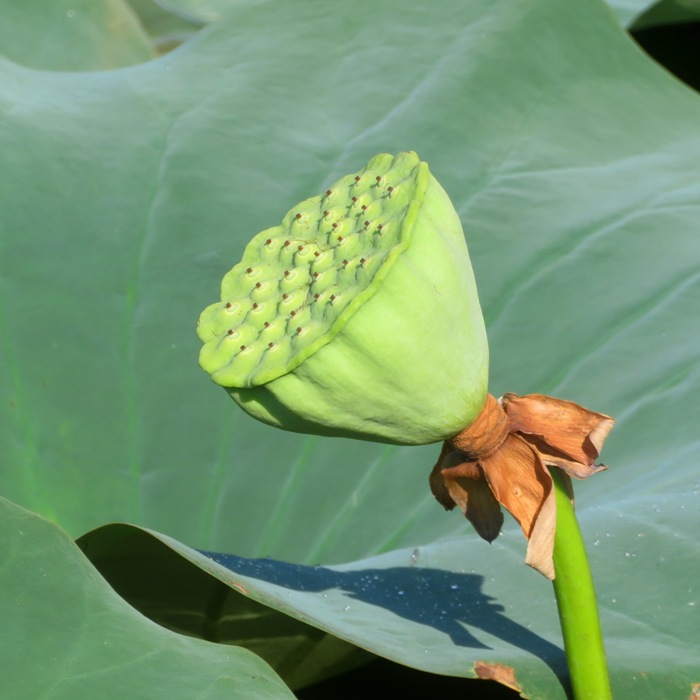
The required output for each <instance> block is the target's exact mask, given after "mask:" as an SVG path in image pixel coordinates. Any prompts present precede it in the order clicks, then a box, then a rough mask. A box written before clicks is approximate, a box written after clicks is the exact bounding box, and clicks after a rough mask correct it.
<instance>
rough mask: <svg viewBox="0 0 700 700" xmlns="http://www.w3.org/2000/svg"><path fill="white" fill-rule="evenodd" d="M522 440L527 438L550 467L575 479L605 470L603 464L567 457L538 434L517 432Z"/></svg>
mask: <svg viewBox="0 0 700 700" xmlns="http://www.w3.org/2000/svg"><path fill="white" fill-rule="evenodd" d="M518 434H519V435H520V436H521V437H522V438H523V439H524V440H527V442H529V443H530V444H531V445H532V446H533V447H534V448H535V449H536V450H537V451H538V452H539V453H540V457H541V458H542V461H543V462H544V464H546V465H548V466H551V467H558V468H559V469H561V470H562V471H564V472H565V473H566V474H568V475H569V476H573V477H574V478H576V479H587V478H588V477H589V476H592V475H593V474H597V473H598V472H602V471H605V470H606V469H607V467H606V466H605V465H604V464H584V463H582V462H575V461H574V460H573V459H569V458H568V457H567V455H565V454H564V453H562V452H558V451H557V450H555V449H553V448H552V447H550V446H549V445H548V444H547V443H546V442H545V441H544V439H543V438H542V437H540V436H539V435H523V434H522V433H518Z"/></svg>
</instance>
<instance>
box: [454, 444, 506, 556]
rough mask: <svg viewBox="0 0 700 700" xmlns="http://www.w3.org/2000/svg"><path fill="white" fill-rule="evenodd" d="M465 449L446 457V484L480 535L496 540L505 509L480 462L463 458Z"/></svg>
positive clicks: (489, 539)
mask: <svg viewBox="0 0 700 700" xmlns="http://www.w3.org/2000/svg"><path fill="white" fill-rule="evenodd" d="M463 459H464V457H463V455H462V453H461V452H459V451H454V452H450V453H449V454H448V455H447V457H446V458H445V460H444V461H443V465H444V467H445V468H444V469H443V470H442V476H443V478H444V485H445V488H446V490H447V492H448V493H449V495H450V498H451V499H452V501H453V502H454V503H455V504H456V505H458V506H459V508H460V510H461V511H462V513H464V516H465V517H466V518H467V520H469V522H470V523H471V524H472V525H473V526H474V529H475V530H476V531H477V533H478V534H479V536H480V537H482V538H483V539H485V540H486V541H487V542H493V540H495V539H496V538H497V537H498V535H499V534H500V532H501V528H502V527H503V513H502V512H501V507H500V506H499V505H498V501H497V500H496V498H495V497H494V495H493V492H492V491H491V487H490V486H489V484H488V482H487V481H486V479H485V478H484V472H483V470H482V469H481V466H480V465H479V464H478V463H477V462H468V461H460V460H463Z"/></svg>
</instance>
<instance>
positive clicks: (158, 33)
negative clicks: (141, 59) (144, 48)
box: [129, 0, 199, 55]
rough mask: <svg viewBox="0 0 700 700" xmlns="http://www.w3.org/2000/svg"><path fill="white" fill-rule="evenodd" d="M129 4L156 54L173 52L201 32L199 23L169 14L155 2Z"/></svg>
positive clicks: (136, 0) (143, 0) (142, 0)
mask: <svg viewBox="0 0 700 700" xmlns="http://www.w3.org/2000/svg"><path fill="white" fill-rule="evenodd" d="M129 4H130V5H131V7H132V8H133V10H134V12H135V13H136V14H137V16H138V18H139V20H140V22H141V24H142V26H143V28H144V30H145V31H146V32H147V33H148V36H149V37H150V42H151V46H152V47H153V51H154V53H155V54H158V55H160V54H164V53H167V52H168V51H172V50H173V49H174V48H176V47H177V46H179V45H180V44H182V42H184V41H187V39H189V38H190V37H192V36H193V35H194V34H195V32H197V31H198V30H199V24H198V23H195V22H192V21H188V20H186V19H184V18H183V17H181V16H179V15H176V14H173V13H172V12H168V10H166V9H165V8H163V7H161V6H160V5H158V4H157V3H156V2H155V0H129Z"/></svg>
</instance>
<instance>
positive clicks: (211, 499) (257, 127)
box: [0, 0, 700, 697]
mask: <svg viewBox="0 0 700 700" xmlns="http://www.w3.org/2000/svg"><path fill="white" fill-rule="evenodd" d="M318 7H319V4H318V2H317V0H299V1H298V2H295V3H284V2H269V3H263V4H259V5H255V6H249V7H243V8H241V9H240V10H235V9H234V10H232V11H231V12H230V13H228V14H227V15H226V16H225V17H224V18H223V19H222V20H221V21H220V22H216V23H214V24H212V25H210V26H209V27H208V28H207V29H205V30H203V31H202V32H201V33H200V34H198V35H197V36H196V37H195V38H193V39H192V40H190V41H188V42H187V43H186V44H185V45H183V46H182V47H180V48H179V49H178V50H176V51H175V52H173V53H171V54H168V55H167V56H164V57H163V58H161V59H158V60H154V61H151V62H149V63H146V64H143V65H141V66H137V67H134V68H126V69H122V70H119V71H111V72H103V73H97V72H93V73H83V74H64V73H46V72H39V71H32V70H27V69H25V68H22V67H19V66H16V65H13V64H12V63H10V62H3V63H2V64H0V73H1V76H0V77H1V79H0V110H1V111H2V117H3V118H2V121H1V123H0V149H1V151H2V153H3V165H4V167H3V171H2V173H3V174H2V177H3V182H2V187H0V212H1V213H0V266H1V269H0V344H1V345H0V347H1V352H2V367H3V371H2V373H0V395H1V396H3V402H2V404H0V450H1V454H2V462H1V464H0V469H1V470H2V483H3V489H4V492H5V494H6V495H10V496H11V497H12V498H13V499H14V500H16V501H18V502H20V503H22V504H23V505H25V506H27V507H30V508H31V509H33V510H35V511H38V512H41V513H42V514H44V515H47V516H49V517H51V518H52V519H54V520H57V521H59V522H60V523H61V524H62V525H63V526H64V527H66V528H67V529H68V530H69V531H70V532H71V533H72V534H74V535H77V534H79V533H81V532H85V531H86V530H88V529H90V528H92V527H95V526H97V525H100V524H102V523H104V522H106V521H108V520H114V519H118V520H129V521H131V522H134V523H137V524H140V525H144V526H147V527H150V528H153V529H155V530H159V531H161V532H165V533H167V534H168V535H169V536H171V537H174V538H176V539H177V540H180V541H182V542H184V543H186V544H187V545H190V546H194V547H199V548H203V549H208V550H214V551H229V552H235V553H237V554H238V555H241V556H248V557H251V556H264V555H268V554H270V555H274V556H277V557H279V558H283V559H287V560H292V561H296V562H298V563H302V562H306V563H316V562H324V563H333V562H340V561H352V560H354V559H358V560H362V559H365V558H367V557H369V556H371V555H374V554H378V553H380V552H382V551H387V550H389V549H393V548H398V547H402V546H414V545H424V544H426V543H429V542H431V541H434V540H436V539H438V538H440V537H444V536H446V535H450V534H456V533H466V532H468V529H467V527H466V526H465V525H464V523H463V521H462V520H460V518H458V517H457V516H455V515H446V514H444V513H442V512H441V511H440V509H439V507H438V506H437V505H436V504H435V503H434V502H433V501H432V497H431V496H430V495H429V494H428V492H427V486H426V475H427V470H428V469H429V467H430V466H431V465H432V463H433V462H434V460H435V458H436V450H435V449H433V448H430V447H428V448H420V449H416V448H413V449H409V448H392V447H386V446H376V445H372V444H360V443H353V442H350V441H340V440H335V441H334V440H330V439H322V438H312V437H303V436H297V435H290V434H283V433H280V432H275V431H272V430H271V429H270V428H267V427H265V426H262V425H258V424H256V423H254V422H253V421H252V420H251V419H249V418H247V417H246V416H245V415H243V414H242V413H241V412H240V411H238V410H236V409H235V406H233V405H232V402H230V400H229V399H228V398H227V397H226V396H225V394H224V392H221V391H220V390H218V389H217V388H216V387H214V386H213V385H211V384H210V383H209V382H208V381H207V379H206V376H205V375H204V374H203V373H202V372H201V371H200V370H199V368H198V367H197V366H196V356H197V352H198V341H197V340H196V338H195V334H194V323H195V320H196V318H197V316H198V314H199V312H200V311H201V309H202V308H203V307H204V306H205V305H206V304H208V303H210V302H211V301H212V300H214V299H215V298H216V295H217V293H218V281H219V280H220V279H221V277H222V276H223V274H224V272H225V271H226V270H227V269H228V268H229V267H230V266H231V265H232V264H233V263H234V262H235V261H236V260H237V259H238V257H239V255H240V253H241V251H242V249H243V247H244V245H245V242H246V241H247V239H248V238H249V236H251V235H252V234H254V233H255V232H257V231H259V230H261V229H262V228H264V227H266V226H269V225H272V224H274V223H275V222H276V221H277V220H278V219H279V218H280V216H281V215H282V214H283V213H284V212H286V211H287V209H288V208H289V207H290V206H292V205H293V204H294V203H295V202H297V201H299V200H301V199H303V198H305V197H307V196H309V195H311V194H314V193H316V192H319V191H321V190H322V189H323V187H324V186H325V185H327V183H329V182H332V181H333V180H334V179H335V178H337V177H339V176H341V175H343V174H344V173H346V172H351V171H352V170H354V169H356V168H358V167H360V166H361V165H362V164H363V163H364V162H366V161H367V160H368V159H369V157H371V156H372V155H373V154H374V153H376V152H379V151H398V150H405V149H408V148H413V149H416V150H417V151H418V152H419V154H420V155H421V156H422V158H423V159H425V160H427V161H428V162H429V163H430V165H431V169H432V171H433V172H434V173H435V175H436V177H437V178H438V179H439V180H440V181H441V183H442V184H443V185H444V186H445V188H446V190H447V191H448V193H450V195H451V196H452V198H453V200H454V201H455V204H456V206H457V207H458V210H459V212H460V215H461V217H462V221H463V223H464V225H465V229H466V231H467V236H468V241H469V245H470V250H471V253H472V259H473V263H474V268H475V271H476V275H477V280H478V283H479V289H480V292H481V299H482V304H483V307H484V311H485V315H486V319H487V324H488V326H489V331H490V342H491V349H492V370H491V376H492V385H493V386H492V388H493V391H494V392H495V393H500V392H502V391H505V390H514V391H518V392H520V393H525V392H527V391H546V392H549V393H555V394H557V395H560V396H563V397H566V398H571V399H574V400H578V401H580V402H581V403H584V404H587V405H589V406H590V407H591V408H594V409H596V410H601V411H605V412H607V413H611V414H613V415H616V416H617V417H618V418H619V425H618V428H617V429H616V430H615V431H614V433H613V435H612V437H611V438H610V440H609V446H608V447H607V448H606V452H605V455H604V456H605V458H606V461H607V462H609V463H610V464H611V465H612V468H611V470H610V471H609V472H608V473H605V474H603V475H600V476H597V477H595V479H594V480H593V481H592V482H591V483H586V484H583V485H581V488H580V489H579V490H578V495H579V498H578V503H579V512H580V514H581V519H582V521H583V526H584V531H585V532H586V533H587V537H588V541H589V544H590V545H591V554H592V563H593V568H594V570H595V572H596V580H597V583H598V590H599V593H600V597H601V600H602V603H603V617H604V625H605V629H606V632H607V634H608V638H609V639H610V640H611V641H610V642H609V643H611V644H613V646H614V647H616V648H617V649H620V648H623V647H625V645H626V648H627V651H625V653H624V654H622V656H621V657H620V658H621V661H620V662H619V663H620V664H621V666H620V668H622V669H629V656H627V654H632V653H634V652H633V651H629V649H633V650H634V649H638V650H639V657H638V661H639V664H638V670H639V672H644V673H647V674H649V676H648V677H649V678H656V676H657V674H658V677H659V678H661V679H662V682H666V681H667V680H668V678H669V674H670V673H672V671H673V668H674V664H678V666H679V667H680V668H688V667H689V664H692V663H696V662H695V661H693V660H692V656H688V655H692V650H693V648H696V647H697V646H698V641H697V640H698V637H697V635H698V632H697V630H698V629H700V626H698V625H697V624H694V622H693V613H694V611H695V610H697V607H696V605H695V603H696V602H697V601H696V597H697V590H696V587H695V580H694V578H695V577H694V574H693V572H694V565H695V564H696V563H697V561H698V558H699V557H700V547H699V546H698V544H697V542H696V540H695V538H694V535H693V533H694V532H695V529H696V526H697V505H696V504H695V503H696V499H694V497H693V490H699V489H700V486H698V483H699V477H698V468H697V466H696V465H697V463H698V459H699V458H700V443H698V441H697V437H696V428H695V425H694V422H693V417H692V406H693V398H694V397H695V396H697V393H698V389H699V388H700V387H699V386H698V385H699V384H700V375H699V372H698V369H697V362H696V358H697V350H696V348H697V330H696V324H695V323H694V322H693V319H695V318H696V315H697V308H698V303H699V301H700V275H698V272H697V271H698V261H699V259H700V243H699V242H698V225H697V221H698V200H699V195H700V186H699V185H698V182H697V178H696V175H695V173H696V168H697V162H698V157H699V156H700V136H699V135H698V132H697V126H696V125H697V123H698V121H699V118H700V104H699V103H698V98H697V95H695V94H693V93H692V92H691V91H690V90H687V89H685V88H684V87H683V86H681V85H680V84H679V83H677V82H676V81H675V80H673V79H672V78H671V77H669V76H668V75H667V74H666V73H665V72H664V71H662V70H661V69H659V68H658V67H656V66H655V65H654V64H653V63H652V62H651V61H650V60H649V59H647V58H646V57H645V56H644V54H643V53H642V52H641V51H639V49H637V48H636V47H635V46H634V45H633V44H632V42H631V41H630V40H629V39H628V38H627V37H626V35H625V34H624V33H623V32H622V30H621V29H620V28H619V26H618V25H617V23H616V22H615V20H614V18H613V17H612V15H611V13H610V11H609V10H608V8H606V7H605V6H603V5H602V4H599V3H597V2H594V1H593V0H590V1H586V2H579V3H575V4H567V5H566V6H564V5H563V4H561V5H559V4H552V3H549V2H547V1H546V0H535V1H534V2H532V3H528V4H527V5H523V4H522V3H519V2H516V1H515V0H512V1H511V0H507V1H506V0H504V1H503V2H499V3H491V2H486V0H483V1H480V2H470V3H461V4H458V5H455V4H454V3H451V2H448V1H447V0H440V1H439V2H434V3H431V4H430V6H429V7H428V6H427V5H425V4H422V3H410V4H407V3H403V2H398V0H395V1H387V2H385V3H370V2H368V1H364V0H363V1H362V2H355V3H352V4H347V3H343V4H334V5H333V6H332V9H329V6H328V5H326V4H324V6H323V8H324V11H323V13H319V12H318ZM426 340H427V339H421V342H426ZM696 495H697V494H696ZM640 535H641V536H640ZM596 541H598V544H597V545H596V544H595V542H596ZM459 546H460V552H459V555H455V556H454V561H453V562H452V564H451V566H453V567H454V568H456V569H459V568H460V567H466V568H467V573H471V570H472V569H473V570H474V572H475V574H476V575H481V576H485V579H486V582H487V585H486V586H485V588H484V589H483V592H484V593H485V594H486V595H489V596H492V597H493V598H494V600H495V601H496V603H498V604H501V605H503V606H505V609H506V613H507V615H508V616H510V615H515V614H516V613H515V612H514V611H516V610H517V611H518V612H517V615H518V616H519V617H517V618H514V619H515V620H516V621H517V622H518V623H519V624H521V625H525V626H527V624H531V625H532V626H533V627H532V629H533V630H534V632H535V633H536V634H538V635H540V636H543V637H545V638H548V639H549V640H550V641H554V640H556V639H557V638H558V637H557V631H556V624H555V621H554V618H548V617H547V616H546V615H543V614H541V610H540V609H539V608H538V607H537V606H535V605H533V603H532V601H533V600H535V599H538V598H537V597H538V596H539V599H543V600H547V601H548V600H550V599H549V597H548V595H547V593H546V592H545V589H543V588H542V585H543V583H542V582H540V581H539V579H537V578H536V575H535V574H533V573H532V572H531V571H529V570H528V569H526V568H525V567H523V566H521V565H519V562H520V561H521V559H522V556H523V549H524V547H523V542H522V540H521V538H520V537H519V536H518V535H517V532H516V529H515V528H514V527H513V526H509V527H508V528H506V531H505V535H504V538H503V539H502V540H501V541H499V542H498V543H497V544H496V545H495V546H492V547H491V548H488V547H486V545H484V544H483V543H482V542H481V541H478V540H476V539H475V538H474V537H473V536H470V537H469V538H466V539H465V540H463V541H462V542H461V543H460V545H459ZM627 555H629V556H627ZM491 578H493V579H494V580H493V581H490V579H491ZM535 581H537V583H535ZM630 582H633V583H634V585H632V584H631V583H630ZM544 604H545V603H542V605H544ZM530 609H532V617H531V618H529V619H527V620H526V619H525V618H524V617H520V616H528V615H529V614H530V613H528V611H529V610H530ZM681 613H684V614H681ZM671 624H672V625H673V626H672V627H670V626H669V625H671ZM365 632H366V634H367V635H368V637H369V638H371V635H372V630H371V629H366V630H365ZM353 641H357V638H353ZM358 643H359V642H358ZM492 646H493V648H494V650H495V651H494V653H495V654H499V653H500V652H499V649H500V650H501V651H503V654H504V657H503V658H505V657H506V655H507V654H508V651H507V645H506V644H505V643H503V644H501V641H499V640H497V639H496V640H492ZM398 653H400V650H399V652H398ZM436 653H437V652H436ZM683 654H685V655H686V656H683ZM611 656H612V655H611ZM479 658H480V657H479ZM689 658H690V659H691V660H690V661H689V660H688V659H689ZM616 663H617V661H616V659H615V657H614V656H612V664H613V667H614V668H615V664H616ZM616 673H618V674H619V673H621V671H616ZM683 673H685V671H683ZM619 677H620V676H619V675H618V678H619ZM680 677H681V679H682V680H683V679H684V678H685V676H684V675H681V676H680ZM646 678H647V676H644V677H642V681H643V682H651V681H646V680H644V679H646ZM663 679H666V680H663ZM696 680H697V679H696ZM618 682H619V681H618ZM636 682H637V681H632V680H630V679H628V683H627V684H625V688H626V689H627V690H626V692H628V693H629V692H632V691H631V690H630V688H632V689H633V688H634V687H635V683H636ZM668 682H669V683H670V681H668ZM683 682H684V683H685V680H683ZM686 694H687V693H686ZM628 696H629V697H631V695H628ZM622 697H624V695H623V696H622Z"/></svg>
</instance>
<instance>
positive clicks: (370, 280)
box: [198, 152, 430, 388]
mask: <svg viewBox="0 0 700 700" xmlns="http://www.w3.org/2000/svg"><path fill="white" fill-rule="evenodd" d="M429 177H430V174H429V171H428V168H427V166H426V164H425V163H421V162H420V161H419V159H418V156H417V155H416V154H415V153H413V152H409V153H401V154H399V155H397V156H391V155H388V154H381V155H378V156H376V157H374V158H373V159H372V160H371V161H370V162H369V163H368V164H367V166H366V167H365V168H363V169H362V170H360V171H358V172H357V173H353V174H351V175H347V176H345V177H343V178H341V179H340V180H338V181H337V182H336V183H335V184H334V185H332V186H331V187H329V188H328V189H327V190H326V191H325V193H323V194H321V195H319V196H317V197H313V198H311V199H307V200H306V201H304V202H301V203H300V204H298V205H297V206H295V207H294V208H293V209H291V210H290V211H289V212H288V213H287V215H286V216H285V217H284V219H283V220H282V223H281V224H280V225H279V226H276V227H274V228H270V229H267V230H266V231H262V232H261V233H259V234H258V235H257V236H255V238H253V239H252V241H251V242H250V243H249V244H248V246H247V247H246V249H245V252H244V253H243V258H242V260H241V262H240V263H238V264H237V265H236V266H235V267H234V268H233V269H232V270H231V271H230V272H228V273H227V274H226V276H225V277H224V279H223V282H222V286H221V299H222V300H221V301H220V302H217V303H215V304H212V305H211V306H209V307H207V308H206V309H205V310H204V311H203V312H202V315H201V317H200V320H199V326H198V335H199V337H200V339H201V340H202V342H203V343H204V346H203V348H202V350H201V353H200V364H201V365H202V367H203V369H205V370H206V371H207V372H209V374H210V375H211V376H212V379H213V380H214V381H215V382H216V383H217V384H219V385H221V386H224V387H241V388H244V387H255V386H260V385H262V384H266V383H268V382H271V381H272V380H274V379H277V378H278V377H281V376H282V375H284V374H286V373H288V372H291V371H292V370H294V369H295V368H296V367H298V366H299V365H300V364H301V363H302V362H304V360H305V359H307V358H308V357H310V356H311V355H312V354H313V353H315V352H316V351H318V350H319V349H320V348H321V347H323V346H324V345H326V344H327V343H329V342H330V341H331V340H332V339H333V338H334V337H335V336H336V335H337V334H338V332H339V331H340V330H341V329H342V328H343V326H344V325H345V324H346V323H347V322H348V321H349V320H350V318H351V317H352V316H353V314H354V313H355V312H356V311H357V310H358V309H359V308H360V307H361V306H362V304H363V303H364V302H365V301H367V300H368V299H369V298H370V297H371V296H372V295H374V293H375V292H376V291H377V289H378V288H379V286H380V285H381V284H382V281H383V280H384V279H385V278H386V276H387V274H388V273H389V271H390V269H391V267H392V265H393V264H394V262H395V260H396V259H397V258H398V257H399V256H400V255H401V253H402V252H403V251H404V250H405V249H406V248H407V247H408V245H409V242H410V239H411V235H412V232H413V228H414V223H415V220H416V216H417V213H418V211H419V210H420V207H421V205H422V201H423V196H424V193H425V189H426V186H427V182H428V178H429Z"/></svg>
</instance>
